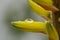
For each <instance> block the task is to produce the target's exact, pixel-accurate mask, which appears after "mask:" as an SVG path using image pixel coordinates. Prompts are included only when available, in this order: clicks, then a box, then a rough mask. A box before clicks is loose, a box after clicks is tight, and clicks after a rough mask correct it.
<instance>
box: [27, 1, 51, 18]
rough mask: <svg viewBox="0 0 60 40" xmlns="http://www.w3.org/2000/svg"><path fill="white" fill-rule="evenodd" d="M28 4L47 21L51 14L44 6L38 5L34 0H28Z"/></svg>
mask: <svg viewBox="0 0 60 40" xmlns="http://www.w3.org/2000/svg"><path fill="white" fill-rule="evenodd" d="M28 4H29V5H30V7H31V8H32V9H33V10H34V11H35V12H36V13H37V14H39V15H40V16H42V17H44V18H46V19H48V18H49V15H50V12H49V11H48V10H45V9H44V8H43V7H42V6H40V5H38V4H37V3H35V2H34V1H32V0H28Z"/></svg>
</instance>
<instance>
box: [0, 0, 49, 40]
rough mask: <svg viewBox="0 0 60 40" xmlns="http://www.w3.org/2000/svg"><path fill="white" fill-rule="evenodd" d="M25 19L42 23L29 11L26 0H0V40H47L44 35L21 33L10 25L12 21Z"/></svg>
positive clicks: (39, 18) (41, 19)
mask: <svg viewBox="0 0 60 40" xmlns="http://www.w3.org/2000/svg"><path fill="white" fill-rule="evenodd" d="M27 18H31V19H33V20H35V21H44V19H43V18H41V17H40V16H38V15H37V14H35V12H34V11H32V10H31V8H30V7H29V5H28V3H27V0H0V40H48V36H47V35H45V34H42V33H32V32H23V31H20V30H17V29H16V28H14V27H13V26H12V25H11V22H12V21H18V20H25V19H27Z"/></svg>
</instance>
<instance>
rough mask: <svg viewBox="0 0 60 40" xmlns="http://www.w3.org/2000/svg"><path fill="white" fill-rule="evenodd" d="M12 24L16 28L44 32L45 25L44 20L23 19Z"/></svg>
mask: <svg viewBox="0 0 60 40" xmlns="http://www.w3.org/2000/svg"><path fill="white" fill-rule="evenodd" d="M12 25H13V26H15V27H16V28H17V29H18V30H23V31H28V32H29V31H30V32H44V33H46V26H45V24H44V22H38V21H33V20H31V21H28V20H25V21H15V22H12Z"/></svg>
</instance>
